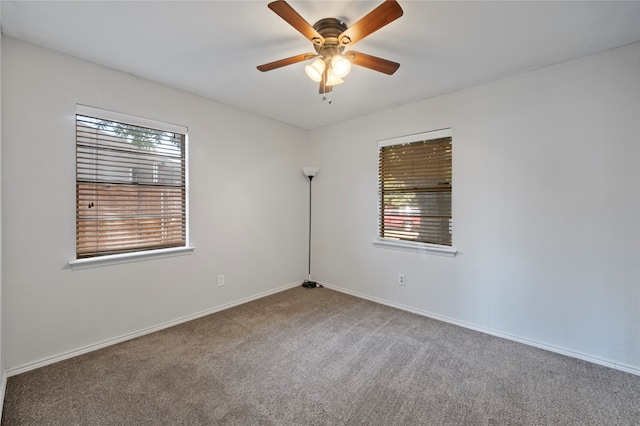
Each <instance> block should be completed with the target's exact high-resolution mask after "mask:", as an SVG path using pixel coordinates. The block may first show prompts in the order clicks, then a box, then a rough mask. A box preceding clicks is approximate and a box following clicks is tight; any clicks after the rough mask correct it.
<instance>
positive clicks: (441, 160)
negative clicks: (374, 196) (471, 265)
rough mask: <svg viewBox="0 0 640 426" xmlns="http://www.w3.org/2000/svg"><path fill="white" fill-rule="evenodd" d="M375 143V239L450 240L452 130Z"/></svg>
mask: <svg viewBox="0 0 640 426" xmlns="http://www.w3.org/2000/svg"><path fill="white" fill-rule="evenodd" d="M378 147H379V163H378V180H379V182H378V183H379V207H380V222H379V231H380V232H379V239H380V240H396V241H403V242H404V241H406V242H413V243H422V244H424V243H426V244H435V245H441V246H451V245H452V240H451V226H452V222H451V218H452V217H451V189H452V178H451V160H452V139H451V130H450V129H446V130H439V131H434V132H427V133H420V134H417V135H410V136H404V137H400V138H394V139H388V140H384V141H379V142H378Z"/></svg>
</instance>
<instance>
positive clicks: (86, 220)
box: [76, 105, 187, 259]
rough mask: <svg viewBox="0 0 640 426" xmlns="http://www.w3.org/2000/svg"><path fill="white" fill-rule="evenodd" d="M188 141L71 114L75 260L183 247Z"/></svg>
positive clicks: (112, 116) (101, 116) (180, 132)
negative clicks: (74, 173)
mask: <svg viewBox="0 0 640 426" xmlns="http://www.w3.org/2000/svg"><path fill="white" fill-rule="evenodd" d="M186 133H187V132H186V128H182V127H180V126H174V125H169V124H164V123H157V122H152V121H150V120H145V119H139V118H136V117H129V116H125V115H123V114H117V113H111V112H109V111H103V110H98V109H94V108H89V107H83V106H80V105H79V106H78V107H77V109H76V257H77V259H85V258H92V257H100V256H107V255H116V254H125V253H134V252H143V251H148V250H157V249H167V248H173V247H186V245H187V220H186V219H187V215H186V211H187V205H186Z"/></svg>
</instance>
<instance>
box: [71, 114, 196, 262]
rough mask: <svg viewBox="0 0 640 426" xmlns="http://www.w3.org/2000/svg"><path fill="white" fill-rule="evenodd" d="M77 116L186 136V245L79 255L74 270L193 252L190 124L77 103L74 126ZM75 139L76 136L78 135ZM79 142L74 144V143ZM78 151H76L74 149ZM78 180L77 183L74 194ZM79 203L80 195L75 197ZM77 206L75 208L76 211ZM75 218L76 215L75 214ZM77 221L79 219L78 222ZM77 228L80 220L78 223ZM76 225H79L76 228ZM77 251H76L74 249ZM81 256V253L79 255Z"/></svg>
mask: <svg viewBox="0 0 640 426" xmlns="http://www.w3.org/2000/svg"><path fill="white" fill-rule="evenodd" d="M76 115H82V116H89V117H96V118H99V119H103V120H108V121H115V122H119V123H126V124H131V125H134V126H140V127H146V128H150V129H157V130H162V131H167V132H170V133H180V134H183V135H184V136H185V139H184V162H185V164H184V167H185V171H184V185H185V192H184V194H185V195H184V197H185V200H184V202H185V245H184V246H179V247H170V248H159V249H150V250H139V251H133V252H128V253H119V254H108V255H100V256H95V257H87V258H77V257H76V258H75V259H73V260H70V261H69V263H68V264H69V267H70V268H71V269H72V270H77V269H86V268H92V267H99V266H107V265H114V264H121V263H130V262H138V261H143V260H150V259H159V258H166V257H173V256H180V255H187V254H190V253H191V252H193V250H194V247H192V246H191V244H190V239H189V234H190V232H189V132H188V128H187V127H186V126H180V125H176V124H170V123H165V122H161V121H156V120H151V119H147V118H142V117H137V116H132V115H129V114H124V113H119V112H115V111H109V110H105V109H100V108H94V107H90V106H86V105H80V104H77V105H76V110H75V114H74V116H73V118H74V119H73V125H74V128H75V127H76V125H77V124H76ZM74 139H75V138H74ZM76 144H77V142H76V143H74V146H75V145H76ZM74 152H75V150H74ZM74 165H77V159H76V160H75V161H74ZM76 185H77V181H76V182H74V193H75V186H76ZM74 199H75V203H76V204H77V195H76V197H74ZM76 208H77V206H76V207H75V208H74V211H75V210H76ZM74 218H75V214H74ZM74 222H75V221H74ZM76 227H77V223H76ZM74 228H75V227H74ZM77 238H78V237H77V229H76V234H75V238H74V245H76V244H77ZM74 251H75V250H74ZM76 256H77V255H76Z"/></svg>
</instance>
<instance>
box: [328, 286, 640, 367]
mask: <svg viewBox="0 0 640 426" xmlns="http://www.w3.org/2000/svg"><path fill="white" fill-rule="evenodd" d="M320 284H322V285H323V286H324V287H326V288H329V289H331V290H336V291H339V292H342V293H346V294H350V295H351V296H355V297H358V298H360V299H365V300H369V301H371V302H376V303H380V304H382V305H386V306H391V307H392V308H397V309H401V310H403V311H407V312H412V313H414V314H418V315H421V316H424V317H428V318H433V319H436V320H438V321H442V322H446V323H449V324H453V325H457V326H460V327H464V328H468V329H470V330H475V331H479V332H481V333H485V334H489V335H491V336H496V337H500V338H503V339H507V340H512V341H514V342H518V343H523V344H525V345H529V346H533V347H536V348H540V349H544V350H547V351H549V352H555V353H557V354H560V355H566V356H569V357H572V358H577V359H581V360H583V361H587V362H591V363H594V364H598V365H603V366H605V367H609V368H613V369H616V370H620V371H624V372H626V373H630V374H634V375H636V376H640V368H639V367H634V366H631V365H626V364H621V363H618V362H615V361H610V360H606V359H601V358H598V357H594V356H591V355H588V354H584V353H580V352H576V351H572V350H569V349H565V348H561V347H558V346H554V345H549V344H546V343H542V342H538V341H535V340H531V339H527V338H524V337H520V336H515V335H512V334H508V333H503V332H500V331H496V330H491V329H489V328H485V327H479V326H477V325H475V324H471V323H467V322H464V321H459V320H456V319H453V318H449V317H446V316H443V315H438V314H434V313H432V312H427V311H423V310H420V309H416V308H412V307H410V306H406V305H402V304H400V303H395V302H390V301H388V300H384V299H380V298H377V297H373V296H369V295H368V294H364V293H359V292H357V291H352V290H348V289H346V288H342V287H338V286H335V285H332V284H327V283H324V282H323V283H320Z"/></svg>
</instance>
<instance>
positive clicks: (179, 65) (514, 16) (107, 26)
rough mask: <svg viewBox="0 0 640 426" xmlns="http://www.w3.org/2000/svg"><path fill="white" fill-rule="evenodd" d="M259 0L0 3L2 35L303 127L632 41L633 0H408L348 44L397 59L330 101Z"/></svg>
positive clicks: (352, 6) (324, 7) (302, 5)
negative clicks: (392, 17) (271, 66)
mask: <svg viewBox="0 0 640 426" xmlns="http://www.w3.org/2000/svg"><path fill="white" fill-rule="evenodd" d="M267 3H268V1H267V0H264V1H237V0H236V1H8V0H3V1H2V6H1V7H2V10H1V15H0V16H1V18H2V32H3V34H5V35H8V36H10V37H14V38H17V39H21V40H25V41H28V42H31V43H35V44H38V45H42V46H44V47H47V48H50V49H53V50H57V51H60V52H63V53H67V54H70V55H73V56H77V57H80V58H84V59H88V60H90V61H93V62H96V63H98V64H102V65H105V66H108V67H111V68H115V69H118V70H122V71H125V72H128V73H131V74H134V75H137V76H140V77H144V78H146V79H149V80H153V81H157V82H160V83H164V84H167V85H170V86H174V87H177V88H180V89H184V90H186V91H189V92H192V93H196V94H198V95H201V96H204V97H207V98H211V99H213V100H216V101H219V102H222V103H224V104H227V105H231V106H235V107H238V108H241V109H243V110H246V111H250V112H254V113H256V114H260V115H263V116H266V117H270V118H273V119H276V120H279V121H282V122H285V123H289V124H291V125H293V126H296V127H300V128H303V129H313V128H316V127H320V126H324V125H328V124H331V123H334V122H336V121H341V120H344V119H348V118H352V117H356V116H359V115H363V114H367V113H370V112H374V111H378V110H383V109H387V108H391V107H393V106H396V105H401V104H405V103H408V102H412V101H415V100H419V99H424V98H428V97H431V96H434V95H438V94H442V93H446V92H450V91H452V90H456V89H460V88H464V87H469V86H473V85H477V84H480V83H484V82H488V81H492V80H495V79H498V78H502V77H505V76H509V75H514V74H517V73H521V72H524V71H527V70H532V69H536V68H540V67H544V66H547V65H551V64H555V63H558V62H562V61H565V60H569V59H573V58H578V57H581V56H586V55H590V54H593V53H596V52H599V51H603V50H607V49H610V48H613V47H618V46H622V45H625V44H629V43H632V42H636V41H640V1H626V2H615V1H602V2H582V1H532V2H526V1H512V2H487V1H471V2H467V1H408V0H399V3H400V5H401V6H402V8H403V9H404V15H403V16H402V17H401V18H400V19H398V20H396V21H394V22H392V23H391V24H389V25H387V26H386V27H384V28H382V29H381V30H379V31H377V32H375V33H373V34H372V35H370V36H369V37H367V38H366V39H364V40H362V41H360V42H359V43H357V45H356V46H355V49H356V50H358V51H361V52H364V53H368V54H371V55H375V56H380V57H383V58H386V59H390V60H392V61H395V62H399V63H400V64H401V66H400V69H399V70H398V71H397V72H396V73H395V74H394V75H392V76H388V75H385V74H381V73H378V72H375V71H371V70H369V69H366V68H361V67H353V68H352V71H351V73H350V74H349V75H348V76H347V77H346V78H345V83H344V84H342V85H339V86H335V88H334V90H333V92H332V94H331V100H332V103H331V104H329V103H328V102H327V101H323V100H322V97H321V96H320V95H319V94H318V85H317V83H315V82H313V81H311V80H310V79H309V78H308V77H307V76H306V74H305V72H304V65H305V63H298V64H295V65H290V66H288V67H284V68H280V69H277V70H273V71H270V72H266V73H261V72H259V71H258V70H257V69H256V66H257V65H260V64H263V63H266V62H271V61H274V60H277V59H282V58H285V57H289V56H293V55H297V54H300V53H305V52H313V47H312V45H311V43H310V42H309V41H307V40H306V39H305V38H304V37H303V36H302V35H301V34H300V33H298V32H297V31H296V30H295V29H293V28H292V27H291V26H289V24H287V23H286V22H285V21H284V20H282V19H281V18H280V17H279V16H277V15H276V14H275V13H273V12H272V11H271V10H270V9H268V8H267ZM380 3H381V1H318V0H316V1H297V0H292V1H289V4H290V5H291V6H292V7H293V8H294V9H295V10H296V11H298V13H299V14H300V15H302V16H303V17H304V18H305V19H306V20H307V21H308V22H309V23H310V24H313V23H314V22H316V21H317V20H319V19H321V18H326V17H334V18H338V19H341V20H343V21H344V22H345V23H346V24H347V25H351V24H353V23H354V22H356V21H357V20H358V19H360V18H361V17H363V16H364V15H366V14H367V13H368V12H370V11H371V10H373V9H374V8H375V7H376V6H377V5H378V4H380Z"/></svg>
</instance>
